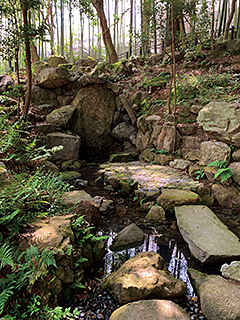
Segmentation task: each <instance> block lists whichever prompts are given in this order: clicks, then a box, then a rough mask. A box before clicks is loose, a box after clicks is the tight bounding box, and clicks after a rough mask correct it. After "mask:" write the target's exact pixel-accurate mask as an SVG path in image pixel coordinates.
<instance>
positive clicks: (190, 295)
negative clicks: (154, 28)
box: [74, 165, 220, 320]
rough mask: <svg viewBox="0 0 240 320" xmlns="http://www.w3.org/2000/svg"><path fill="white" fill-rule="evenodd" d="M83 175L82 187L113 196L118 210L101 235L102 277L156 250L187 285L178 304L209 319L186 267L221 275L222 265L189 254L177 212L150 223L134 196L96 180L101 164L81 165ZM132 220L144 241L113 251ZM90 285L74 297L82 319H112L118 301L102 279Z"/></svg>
mask: <svg viewBox="0 0 240 320" xmlns="http://www.w3.org/2000/svg"><path fill="white" fill-rule="evenodd" d="M81 174H82V179H84V180H87V181H88V185H87V186H86V187H84V188H82V189H83V190H85V191H86V192H87V193H89V194H90V195H91V196H92V197H95V196H101V197H105V198H106V199H111V200H113V201H114V204H115V211H114V212H112V213H109V214H106V215H105V216H104V217H103V222H102V224H101V228H100V229H101V230H100V232H101V233H102V234H104V235H108V236H109V238H108V243H107V254H106V256H105V258H104V268H103V269H104V271H103V276H104V277H105V276H107V275H108V274H110V273H111V272H113V271H114V270H115V269H116V268H119V267H120V266H121V265H122V264H123V263H124V262H125V261H126V260H128V259H130V258H132V257H133V256H134V255H135V254H137V253H138V252H145V251H154V252H156V253H158V254H160V255H161V256H162V257H163V258H164V259H165V262H166V266H167V268H168V270H169V271H170V272H171V273H172V274H173V275H174V276H175V277H176V278H178V279H180V280H182V281H183V282H185V283H186V285H187V297H186V298H185V299H183V300H181V299H180V300H179V301H177V302H178V303H179V305H180V306H181V307H182V308H184V309H185V310H186V311H187V312H188V314H189V315H190V317H191V319H199V320H204V319H206V318H205V317H204V316H203V315H202V313H201V310H200V307H199V303H198V297H197V296H196V293H195V291H194V289H193V287H192V285H191V282H190V280H189V277H188V274H187V270H188V268H194V269H197V270H198V271H201V272H205V273H208V274H219V273H220V272H219V270H220V265H216V264H214V265H202V264H201V263H200V262H199V261H197V260H196V259H195V258H194V257H193V256H192V255H191V254H190V251H189V249H188V246H187V244H186V243H185V242H184V241H183V239H182V237H181V234H180V232H179V231H178V228H177V225H176V219H175V216H174V214H172V215H168V214H167V216H166V218H167V221H166V222H165V223H163V222H162V223H159V224H156V223H154V225H153V224H149V223H147V221H146V220H145V215H146V212H144V211H142V210H141V207H140V206H139V205H138V204H137V203H135V202H134V201H133V199H132V198H129V197H128V196H127V195H125V194H121V193H118V192H114V191H112V190H111V189H110V188H109V187H108V186H106V185H105V186H103V185H102V183H100V182H98V183H96V182H95V180H96V179H97V178H98V165H94V166H93V165H89V166H87V167H84V168H82V169H81ZM130 223H135V224H136V225H138V226H139V227H140V228H141V229H142V230H143V231H144V233H145V239H144V243H143V244H142V245H141V246H140V247H139V248H130V249H127V250H122V251H119V252H112V251H111V249H110V246H111V243H112V241H113V239H114V237H115V236H116V234H117V233H118V232H119V231H120V230H122V229H123V228H125V227H126V226H127V225H129V224H130ZM87 285H88V289H87V290H85V292H84V293H83V294H82V295H80V296H78V297H77V298H76V297H75V303H74V305H75V306H76V305H77V306H78V308H79V310H81V311H82V313H81V314H82V317H80V318H79V319H85V320H86V319H106V320H107V319H109V318H110V315H111V312H112V311H114V310H115V309H116V308H118V304H117V303H116V301H114V299H112V297H111V296H110V295H109V294H107V293H103V292H102V291H101V288H100V281H98V280H96V281H95V280H88V282H87ZM91 286H92V287H94V289H92V288H91ZM89 288H91V289H89ZM89 301H90V302H89ZM91 306H92V307H91ZM94 306H95V307H96V306H97V307H96V308H97V309H96V308H94Z"/></svg>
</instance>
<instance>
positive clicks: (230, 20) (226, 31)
mask: <svg viewBox="0 0 240 320" xmlns="http://www.w3.org/2000/svg"><path fill="white" fill-rule="evenodd" d="M235 10H236V0H232V10H231V12H230V15H229V18H228V21H227V24H226V27H225V31H224V39H226V40H227V39H228V34H229V28H230V24H231V22H232V19H233V15H234V13H235Z"/></svg>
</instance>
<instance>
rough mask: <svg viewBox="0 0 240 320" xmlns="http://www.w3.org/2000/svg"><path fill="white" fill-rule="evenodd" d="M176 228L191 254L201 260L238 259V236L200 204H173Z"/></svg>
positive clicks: (239, 245)
mask: <svg viewBox="0 0 240 320" xmlns="http://www.w3.org/2000/svg"><path fill="white" fill-rule="evenodd" d="M174 210H175V214H176V218H177V224H178V228H179V230H180V232H181V234H182V237H183V239H184V240H185V241H186V242H187V244H188V246H189V249H190V251H191V253H192V254H193V256H194V257H195V258H197V259H198V260H200V261H201V262H202V263H212V262H224V261H229V260H239V259H240V242H239V238H238V237H237V236H236V235H235V234H234V233H232V232H231V231H230V230H229V229H228V228H227V227H226V226H225V225H224V224H223V223H222V222H221V221H220V220H219V219H218V217H217V216H216V215H215V214H214V213H213V211H212V210H210V209H209V208H208V207H207V206H203V205H184V206H180V207H175V208H174Z"/></svg>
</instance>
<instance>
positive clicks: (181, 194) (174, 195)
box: [156, 189, 198, 211]
mask: <svg viewBox="0 0 240 320" xmlns="http://www.w3.org/2000/svg"><path fill="white" fill-rule="evenodd" d="M197 201H198V195H197V194H196V193H194V192H192V191H190V190H178V189H163V190H162V193H161V195H160V196H159V197H158V198H157V201H156V202H157V204H159V205H160V206H162V207H163V208H164V210H166V211H173V209H174V207H175V206H181V205H184V204H189V205H190V204H195V203H197Z"/></svg>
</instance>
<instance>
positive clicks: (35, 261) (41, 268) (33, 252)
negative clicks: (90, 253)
mask: <svg viewBox="0 0 240 320" xmlns="http://www.w3.org/2000/svg"><path fill="white" fill-rule="evenodd" d="M0 244H1V247H4V249H3V250H2V249H1V257H0V265H1V269H0V271H2V270H3V268H6V266H7V265H10V266H11V267H12V272H10V273H9V272H6V273H5V277H2V278H1V279H0V292H1V294H0V314H2V313H3V311H4V308H5V305H6V304H7V302H10V301H11V300H12V299H13V298H14V297H16V295H17V294H19V293H21V292H22V290H23V287H26V288H27V289H28V291H29V292H30V293H31V289H32V286H33V285H34V283H35V282H36V281H37V280H38V279H42V278H44V277H45V276H46V275H47V273H48V269H47V268H49V267H51V266H54V267H56V262H55V259H54V255H53V252H51V251H50V250H48V249H45V250H43V252H42V253H41V254H40V253H39V251H38V249H37V247H33V246H31V247H30V248H29V249H27V250H26V251H24V252H22V253H19V251H18V249H16V248H14V247H11V246H10V244H9V243H8V242H7V243H6V244H4V245H3V243H0ZM6 270H7V269H6ZM2 274H4V272H3V273H2ZM33 298H34V299H33V301H32V303H30V304H29V305H28V308H29V310H28V312H27V313H30V314H28V315H30V316H32V315H33V313H34V310H35V309H34V308H33V305H35V306H36V301H37V300H36V297H35V296H33ZM19 312H20V309H19V306H18V304H16V306H15V309H14V310H12V312H10V313H11V314H12V313H14V315H15V317H16V313H19ZM20 313H21V312H20ZM21 318H24V316H23V315H21Z"/></svg>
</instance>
